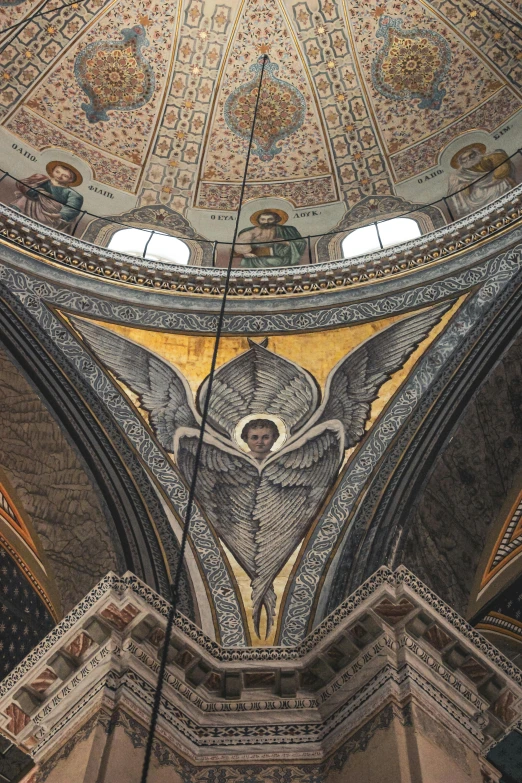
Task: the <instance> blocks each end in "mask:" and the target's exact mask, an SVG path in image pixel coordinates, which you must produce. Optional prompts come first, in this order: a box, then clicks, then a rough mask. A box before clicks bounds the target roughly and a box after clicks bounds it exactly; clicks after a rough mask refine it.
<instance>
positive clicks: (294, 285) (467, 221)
mask: <svg viewBox="0 0 522 783" xmlns="http://www.w3.org/2000/svg"><path fill="white" fill-rule="evenodd" d="M521 222H522V185H519V186H518V187H516V188H514V189H513V190H512V191H510V192H509V193H508V194H506V195H505V196H503V197H502V198H500V199H497V200H496V201H494V202H493V203H492V204H489V205H488V206H487V207H484V208H483V209H481V210H478V211H477V212H474V213H473V214H472V215H470V216H468V217H466V218H462V219H461V220H458V221H456V222H454V223H452V224H450V225H448V226H444V228H441V229H437V230H436V231H433V232H431V233H430V234H427V235H425V236H423V237H421V238H420V239H416V240H413V241H411V242H405V243H403V244H401V245H399V246H397V247H393V248H390V249H388V250H382V251H379V252H377V253H370V254H367V255H364V256H360V257H357V258H355V259H344V260H339V261H328V262H323V263H317V264H311V265H306V266H299V267H297V268H293V269H281V268H277V269H264V270H263V271H262V274H255V272H253V271H252V270H249V271H248V272H245V270H242V269H233V270H232V273H231V282H230V287H229V296H230V297H231V298H232V299H233V298H238V297H239V298H246V299H250V298H251V297H255V298H257V297H263V298H266V297H276V298H279V299H280V298H281V297H284V298H286V297H289V296H290V295H294V294H300V295H302V294H310V293H314V292H317V293H321V292H327V291H339V290H340V289H343V288H350V287H352V286H354V285H355V286H359V285H361V284H364V285H368V284H371V283H375V282H379V281H382V280H383V279H385V278H388V277H390V276H394V275H404V274H405V273H407V272H411V271H414V270H416V269H418V268H419V267H423V266H426V265H431V264H433V263H440V262H441V261H442V260H444V261H448V260H450V259H451V258H453V257H454V256H459V255H461V254H462V252H463V251H466V252H467V251H468V250H470V249H471V248H473V247H475V246H477V245H479V244H482V243H483V242H484V241H486V240H488V239H491V238H494V237H496V236H497V235H499V234H500V233H505V232H506V230H507V231H509V230H512V229H513V228H515V227H516V226H518V225H520V223H521ZM0 238H2V239H3V240H4V241H5V242H7V243H8V244H10V245H11V246H13V247H16V248H17V249H18V250H19V251H22V252H27V251H29V252H31V253H32V254H37V256H38V257H39V258H41V259H42V260H45V261H47V262H51V263H53V264H58V265H59V266H61V267H64V268H67V269H69V270H71V271H75V272H80V273H81V274H82V275H87V276H90V277H101V278H103V279H104V280H106V281H112V282H115V283H118V284H120V285H121V284H124V285H125V286H126V287H128V286H131V287H137V288H145V289H149V290H151V289H152V290H157V291H162V292H164V293H165V292H166V293H174V294H189V295H191V296H196V297H197V296H204V297H209V298H211V299H212V298H214V297H221V296H222V294H223V291H224V280H225V276H226V269H224V268H208V267H182V268H181V269H180V268H179V267H177V268H176V267H173V265H172V264H167V263H160V262H154V261H150V260H146V261H142V260H140V259H136V258H132V257H129V256H126V255H124V254H122V253H117V252H114V251H111V250H106V249H105V248H101V247H96V246H95V245H91V244H89V243H87V242H84V241H82V240H80V239H75V238H74V237H70V236H68V235H65V234H62V233H61V232H58V231H54V230H53V229H50V228H48V227H46V226H43V225H41V224H40V223H37V222H36V221H34V220H31V219H30V218H27V217H25V216H22V215H20V214H19V213H18V212H17V211H16V210H13V209H11V208H10V207H7V206H5V205H3V204H0Z"/></svg>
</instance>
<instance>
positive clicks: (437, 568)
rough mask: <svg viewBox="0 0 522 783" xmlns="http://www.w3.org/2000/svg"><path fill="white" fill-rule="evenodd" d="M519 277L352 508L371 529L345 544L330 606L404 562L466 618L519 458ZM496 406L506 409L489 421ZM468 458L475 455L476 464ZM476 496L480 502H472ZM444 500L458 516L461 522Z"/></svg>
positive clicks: (521, 302) (521, 429)
mask: <svg viewBox="0 0 522 783" xmlns="http://www.w3.org/2000/svg"><path fill="white" fill-rule="evenodd" d="M520 285H521V280H520V275H518V276H517V278H516V279H515V280H514V281H513V283H512V284H510V286H508V287H507V288H506V290H505V292H504V293H503V297H502V302H499V303H498V309H497V308H495V309H494V310H493V309H492V310H491V311H490V312H489V313H488V315H487V316H486V317H485V318H484V319H483V320H482V321H481V323H479V324H478V326H477V327H476V329H474V331H473V332H472V333H470V334H469V335H468V338H467V343H466V344H465V345H464V346H463V348H462V350H463V357H464V358H463V361H462V362H461V363H460V365H458V370H457V371H456V372H455V373H454V374H453V375H452V377H451V378H450V379H449V380H446V381H444V382H442V381H441V383H440V384H439V385H438V389H437V397H436V398H435V399H434V400H433V401H432V402H431V403H430V407H429V413H428V415H426V414H423V412H422V410H420V411H419V417H418V419H414V420H412V422H410V423H409V425H408V427H409V429H407V430H405V431H404V432H401V433H399V434H398V436H397V438H396V439H395V442H394V443H393V444H392V446H391V447H390V449H389V450H388V452H387V454H386V455H385V457H384V458H383V460H382V462H381V465H380V470H379V472H378V474H376V475H375V476H374V477H372V480H371V482H370V484H369V485H368V486H367V487H366V492H365V497H364V498H363V499H362V501H361V504H360V506H359V508H358V510H357V513H358V515H360V518H361V519H369V520H370V521H369V524H368V527H367V529H365V531H364V532H363V533H361V534H360V537H359V538H357V540H355V539H352V538H350V536H348V537H347V538H346V540H345V541H344V542H343V545H342V547H341V550H340V552H339V556H338V559H337V562H336V565H335V573H334V574H333V575H332V577H331V583H330V589H329V594H328V599H327V607H326V610H325V611H326V613H328V612H329V611H332V610H333V609H334V608H335V606H337V605H338V604H339V603H340V601H342V600H343V598H344V597H346V595H348V594H349V593H350V592H351V591H352V590H353V589H355V588H356V587H357V586H358V585H359V584H360V583H361V582H362V581H364V579H366V578H367V577H368V576H369V575H371V573H373V572H374V571H375V570H376V569H377V568H378V567H379V566H380V565H382V564H383V563H384V564H386V565H388V566H389V567H391V568H395V567H397V566H398V565H400V564H404V565H405V566H406V567H407V568H409V569H410V570H412V571H413V572H414V573H415V574H417V575H418V576H419V578H421V579H422V580H423V581H424V582H426V584H427V585H428V586H429V587H430V588H431V589H433V590H434V591H435V592H437V594H438V595H440V597H441V598H442V599H443V600H445V601H446V602H447V603H449V604H450V605H452V606H453V607H454V608H455V609H456V610H457V611H458V612H460V613H461V614H463V615H465V616H466V615H468V616H469V609H468V604H469V598H470V596H471V594H472V591H473V585H474V583H475V579H476V573H477V568H478V566H479V562H480V558H481V556H482V552H483V549H484V546H485V543H486V540H487V537H488V535H489V531H490V530H491V528H492V526H493V525H494V523H495V519H496V514H497V513H498V510H499V508H500V507H501V505H502V502H503V501H504V500H505V499H506V498H507V497H508V494H509V492H510V489H511V487H512V486H514V485H515V484H516V483H517V480H518V476H519V466H520V464H522V414H521V412H520V410H521V406H520V399H521V397H520V392H519V389H520V386H521V380H522V379H521V378H520V370H519V367H520V363H521V360H522V334H520V318H521V315H522V298H521V297H520V295H518V296H517V295H516V294H517V293H518V294H520ZM466 345H467V346H469V347H466ZM464 348H465V352H464ZM506 367H508V368H509V372H510V373H511V374H512V376H513V377H512V381H511V382H510V383H509V384H506V385H505V387H504V388H503V389H502V388H501V387H502V383H501V384H500V385H499V384H498V378H499V377H500V376H501V374H502V373H503V372H504V371H505V368H506ZM501 398H502V399H501ZM497 409H498V410H505V411H508V414H506V415H505V416H504V419H503V420H500V419H498V421H496V420H495V421H493V418H492V412H493V411H494V410H497ZM488 411H489V412H490V420H489V431H488V433H487V449H486V450H485V452H484V456H483V457H482V456H481V455H480V450H479V449H478V434H477V433H480V432H481V431H482V429H483V427H484V426H485V424H486V423H487V419H484V417H485V416H487V414H488ZM481 417H482V418H481ZM502 451H505V452H506V454H508V455H509V457H506V459H505V461H504V462H503V463H502V466H503V470H500V471H499V470H497V467H496V465H495V458H496V457H498V455H499V454H500V453H502ZM398 455H400V458H399V456H398ZM450 459H451V460H452V463H451V466H450V468H451V469H450V468H448V460H450ZM473 460H478V462H477V463H476V466H475V467H474V468H473V470H472V469H471V468H470V464H471V465H472V466H473ZM488 460H489V462H488ZM468 463H469V464H468ZM479 469H480V471H479ZM473 471H477V473H476V475H475V473H474V472H473ZM479 475H480V482H479V483H480V490H481V491H480V492H479V491H478V490H477V486H478V484H477V482H478V476H479ZM480 502H482V503H483V504H484V507H483V508H482V507H480V508H479V507H478V506H477V503H480ZM448 508H452V509H453V510H455V509H456V510H457V511H458V512H459V514H460V515H461V517H462V519H461V521H460V522H459V524H458V525H457V522H456V521H455V516H454V513H453V514H451V513H449V511H448Z"/></svg>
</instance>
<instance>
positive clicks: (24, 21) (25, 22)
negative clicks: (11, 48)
mask: <svg viewBox="0 0 522 783" xmlns="http://www.w3.org/2000/svg"><path fill="white" fill-rule="evenodd" d="M48 2H49V0H47V1H46V2H45V3H44V6H43V7H44V8H45V6H46V5H47V3H48ZM81 2H83V0H74V2H72V3H65V4H64V5H59V6H58V8H50V9H49V10H48V11H38V12H37V13H36V14H31V16H29V17H28V18H27V19H21V20H20V21H19V22H16V23H15V24H12V25H11V27H6V28H4V30H0V35H3V34H4V33H9V32H10V31H11V30H15V29H16V28H17V27H21V25H24V27H26V26H27V25H28V24H29V22H32V21H33V19H36V18H37V17H39V16H46V15H47V14H54V13H56V11H61V10H62V8H69V7H70V6H71V5H80V3H81ZM20 32H22V31H21V30H20ZM14 40H16V36H14V38H11V40H10V41H8V44H10V43H12V42H13V41H14ZM0 51H3V49H2V50H0Z"/></svg>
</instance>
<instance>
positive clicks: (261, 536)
mask: <svg viewBox="0 0 522 783" xmlns="http://www.w3.org/2000/svg"><path fill="white" fill-rule="evenodd" d="M450 306H451V303H450V304H448V303H445V304H442V305H438V306H436V307H432V308H430V309H428V310H424V311H422V312H420V313H417V314H415V315H411V316H408V317H406V318H403V319H402V320H401V321H398V322H397V323H395V324H393V325H392V326H389V327H387V328H386V329H383V330H382V331H380V332H378V333H377V334H376V335H374V336H372V337H370V338H368V339H367V340H366V341H365V342H364V343H362V344H361V345H360V346H358V347H357V348H356V349H354V350H353V351H351V353H349V354H348V355H347V356H345V357H344V358H343V359H341V361H340V362H339V363H338V364H337V365H336V366H335V367H334V369H333V370H332V371H331V373H330V375H329V377H328V379H327V382H326V388H325V394H324V399H323V401H322V403H321V401H320V392H319V389H318V386H317V384H316V382H315V379H314V378H313V376H312V375H310V373H308V372H307V371H306V370H304V369H303V368H301V367H299V366H298V365H297V364H295V363H294V362H291V361H289V360H288V359H284V358H283V357H281V356H278V355H276V354H274V353H272V352H271V351H270V350H268V348H266V341H264V344H262V345H259V344H256V343H253V342H251V341H250V340H249V345H250V347H249V350H248V351H246V352H245V353H243V354H241V355H239V356H238V357H235V358H234V359H232V360H231V361H229V362H227V363H226V364H224V365H222V366H221V367H220V368H219V369H218V370H217V371H216V375H215V378H214V385H213V389H212V396H211V399H210V403H209V418H208V423H207V427H206V430H205V436H204V443H203V449H202V452H201V461H200V465H199V470H198V480H197V484H196V496H197V499H198V502H199V504H200V506H201V507H202V510H203V511H204V513H205V514H206V516H207V518H208V519H209V521H210V522H211V523H212V525H213V526H214V528H215V530H216V532H217V534H218V535H219V537H220V538H221V539H222V541H223V542H224V543H225V545H226V546H227V547H228V549H229V550H230V551H231V552H232V554H233V555H234V557H235V558H236V560H237V561H238V563H239V564H240V565H241V567H242V568H243V569H244V570H245V571H246V573H247V574H248V576H249V577H250V580H251V584H252V602H253V620H254V627H255V629H256V632H257V633H258V634H259V622H260V616H261V609H262V607H263V606H264V607H265V610H266V614H267V635H268V633H269V632H270V628H271V625H272V621H273V615H274V612H275V606H276V595H275V592H274V590H273V581H274V579H275V577H276V576H277V574H278V573H279V571H280V570H281V569H282V567H283V566H284V564H285V563H286V562H287V560H288V558H289V557H290V555H291V554H292V552H293V551H294V550H295V548H296V547H297V546H298V544H299V543H300V542H301V540H302V538H303V537H304V535H305V534H306V533H307V531H308V530H309V528H310V526H311V524H312V522H313V521H314V518H315V517H316V515H317V512H318V511H319V509H320V507H321V505H322V504H323V502H324V500H325V498H326V496H327V493H328V490H329V489H330V488H331V487H332V485H333V483H334V481H335V479H336V477H337V474H338V471H339V467H340V465H341V463H342V460H343V456H344V451H345V449H346V448H350V447H351V446H355V445H356V444H357V443H358V442H359V441H360V440H361V438H362V437H363V435H364V432H365V428H366V423H367V421H368V418H369V415H370V410H371V404H372V402H373V401H374V400H375V399H376V398H377V396H378V394H379V389H380V387H381V386H382V384H383V383H384V382H385V381H387V380H388V379H389V378H390V377H391V376H392V375H393V373H395V372H396V371H397V370H399V369H400V368H401V367H402V365H403V364H404V362H405V361H406V360H407V359H408V357H409V356H410V355H411V354H412V352H413V351H414V350H415V348H416V347H417V346H418V345H419V343H420V342H422V340H424V339H425V338H426V337H427V336H428V335H429V333H430V331H431V329H432V328H433V327H434V326H435V324H437V323H438V322H439V321H440V319H441V318H442V316H443V315H444V313H445V312H446V311H447V310H448V309H449V307H450ZM71 320H72V321H73V322H74V325H75V327H76V328H77V329H78V331H79V332H80V334H81V335H82V337H83V339H84V340H85V342H86V343H87V344H88V345H89V346H90V348H91V349H92V350H93V351H94V353H95V354H96V355H97V356H98V358H99V359H100V360H101V361H102V362H103V364H105V365H106V367H108V368H109V370H110V371H111V372H112V373H113V374H114V376H115V377H116V378H117V379H118V380H119V381H122V382H123V383H124V384H126V386H128V387H129V388H130V389H131V390H132V391H133V392H134V393H135V394H137V395H138V397H139V403H140V405H141V407H142V408H143V409H144V410H146V411H147V412H148V414H149V421H150V425H151V427H152V429H153V431H154V433H155V434H156V437H157V438H158V441H159V442H160V444H161V445H162V446H163V448H164V449H166V450H167V451H169V452H173V453H174V455H175V458H176V462H177V464H178V467H179V469H180V471H181V473H182V474H183V476H184V478H185V480H186V481H187V482H188V483H190V481H191V478H192V475H193V471H194V465H195V453H196V446H197V440H198V437H199V427H200V424H201V416H200V414H199V411H198V407H199V408H202V405H203V402H204V400H205V396H206V393H207V387H208V381H204V382H203V384H202V385H201V386H200V388H199V393H198V405H196V404H195V402H194V400H193V397H192V392H191V390H190V387H189V385H188V383H187V381H186V379H185V378H184V376H183V375H182V374H181V372H180V371H179V370H177V369H176V367H174V366H173V365H172V364H170V363H169V362H167V361H165V360H164V359H162V358H160V357H159V356H157V355H156V354H154V353H153V352H151V351H149V350H148V349H146V348H143V347H142V346H140V345H137V344H136V343H134V342H133V341H131V340H128V339H126V338H124V337H120V336H119V335H117V334H115V333H114V332H112V331H110V330H108V329H105V328H103V327H100V326H96V325H95V324H93V323H91V322H89V321H84V320H80V319H78V318H71ZM249 414H259V415H260V417H261V418H262V415H263V414H273V415H276V416H278V417H279V418H281V419H282V420H283V421H284V422H285V424H286V427H287V433H288V440H287V442H286V443H285V445H284V446H283V448H281V449H280V450H279V451H277V452H275V453H270V454H269V455H268V458H267V459H266V460H265V461H264V462H262V463H259V462H258V461H257V460H254V459H253V458H251V457H250V456H249V455H248V454H246V453H245V452H244V451H242V450H241V449H240V448H239V446H238V445H237V444H236V442H235V441H234V432H235V429H236V427H237V424H238V422H239V421H240V420H241V419H242V418H244V417H245V416H247V415H249Z"/></svg>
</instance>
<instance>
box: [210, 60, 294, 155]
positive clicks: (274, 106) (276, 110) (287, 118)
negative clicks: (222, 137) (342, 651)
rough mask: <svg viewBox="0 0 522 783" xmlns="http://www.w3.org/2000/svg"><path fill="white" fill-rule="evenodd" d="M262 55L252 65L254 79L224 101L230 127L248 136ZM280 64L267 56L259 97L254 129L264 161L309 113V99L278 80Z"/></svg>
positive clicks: (239, 133)
mask: <svg viewBox="0 0 522 783" xmlns="http://www.w3.org/2000/svg"><path fill="white" fill-rule="evenodd" d="M262 63H263V58H262V57H260V58H259V60H258V61H257V63H254V64H253V65H251V66H250V68H249V71H250V72H251V73H252V79H251V80H250V81H248V82H247V83H246V84H243V85H241V86H240V87H237V88H236V89H235V90H234V91H233V92H232V93H231V95H229V96H228V98H227V101H226V103H225V122H226V123H227V125H228V127H229V128H230V130H231V131H232V132H233V133H235V134H236V135H237V136H240V137H241V138H243V139H248V138H249V137H250V133H251V130H252V123H253V119H254V109H255V105H256V98H257V91H258V88H259V79H260V76H261V71H262V68H263V65H262ZM278 70H279V66H278V65H276V64H275V63H271V62H270V59H268V61H267V63H266V65H265V69H264V73H263V84H262V88H261V96H260V101H259V103H260V110H259V112H258V115H257V119H256V126H255V131H254V145H255V146H254V149H255V151H256V153H257V155H258V156H259V158H260V159H261V160H263V161H269V160H272V158H273V157H274V155H277V153H278V152H279V151H280V150H279V148H278V146H277V142H278V141H281V140H282V139H285V138H286V137H287V136H291V135H292V134H293V133H295V132H296V131H298V130H299V128H300V127H301V125H302V124H303V122H304V118H305V114H306V101H305V98H304V96H303V95H301V93H300V92H299V90H298V89H297V88H296V87H294V86H293V85H292V84H289V83H288V82H285V81H283V80H282V79H278V78H277V76H276V73H277V71H278Z"/></svg>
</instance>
